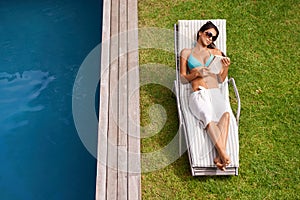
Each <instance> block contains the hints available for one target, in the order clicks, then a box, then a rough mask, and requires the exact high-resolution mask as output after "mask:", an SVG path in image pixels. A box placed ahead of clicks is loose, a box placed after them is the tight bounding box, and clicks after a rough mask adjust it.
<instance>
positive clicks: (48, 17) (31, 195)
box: [0, 0, 102, 200]
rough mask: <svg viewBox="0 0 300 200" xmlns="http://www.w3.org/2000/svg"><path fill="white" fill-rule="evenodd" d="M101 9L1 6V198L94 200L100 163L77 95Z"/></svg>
mask: <svg viewBox="0 0 300 200" xmlns="http://www.w3.org/2000/svg"><path fill="white" fill-rule="evenodd" d="M101 4H102V1H100V0H89V1H84V0H75V1H74V0H30V1H21V0H12V1H11V0H10V1H9V0H2V1H1V2H0V44H1V48H0V55H1V56H0V94H1V95H0V131H1V132H0V163H1V164H0V199H9V200H19V199H30V200H40V199H41V200H47V199H51V200H52V199H53V200H56V199H63V200H68V199H71V200H76V199H80V200H81V199H85V200H88V199H94V196H95V182H96V159H95V158H94V157H93V156H92V155H91V154H90V153H89V152H88V151H87V150H86V148H85V147H84V145H83V144H82V142H81V140H80V138H79V136H78V134H77V131H76V127H75V125H74V121H73V116H72V88H73V84H74V80H75V78H76V74H77V72H78V70H79V67H80V65H81V63H82V62H83V60H84V59H85V57H86V56H87V55H88V54H89V52H90V51H91V50H92V49H94V47H95V46H97V45H98V44H99V43H100V40H101V21H102V20H101V17H102V5H101ZM99 56H100V55H99ZM95 73H98V74H99V71H95ZM95 131H97V130H96V129H95Z"/></svg>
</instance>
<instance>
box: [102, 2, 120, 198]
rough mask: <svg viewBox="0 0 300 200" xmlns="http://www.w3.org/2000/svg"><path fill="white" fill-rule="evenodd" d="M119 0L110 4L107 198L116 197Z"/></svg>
mask: <svg viewBox="0 0 300 200" xmlns="http://www.w3.org/2000/svg"><path fill="white" fill-rule="evenodd" d="M118 11H119V0H114V1H112V4H111V24H110V27H111V35H110V40H111V41H110V44H111V45H110V72H109V85H110V87H109V116H108V119H109V120H108V158H107V160H108V163H107V164H108V168H107V184H106V185H107V186H106V187H107V199H117V189H116V188H117V187H118V171H117V165H118V163H117V161H118V160H117V154H118V149H117V147H118V146H117V145H118V128H117V127H118V126H117V124H118V119H116V117H114V116H118V113H116V112H118V96H116V93H115V91H116V89H117V85H118V74H119V72H118V64H119V59H118V52H119V41H118V39H119V38H118V37H117V35H118V32H119V26H118V23H119V12H118ZM101 114H102V113H101Z"/></svg>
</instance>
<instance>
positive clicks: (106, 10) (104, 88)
mask: <svg viewBox="0 0 300 200" xmlns="http://www.w3.org/2000/svg"><path fill="white" fill-rule="evenodd" d="M110 5H111V3H110V0H104V1H103V19H102V20H103V21H102V43H101V66H100V74H101V75H100V99H101V101H100V102H99V113H101V115H99V125H98V127H99V128H98V149H97V179H96V195H95V196H96V197H95V199H96V200H102V199H106V162H107V130H108V90H109V85H108V80H109V76H108V73H107V69H108V66H109V46H110V44H109V38H110Z"/></svg>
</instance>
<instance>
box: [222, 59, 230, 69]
mask: <svg viewBox="0 0 300 200" xmlns="http://www.w3.org/2000/svg"><path fill="white" fill-rule="evenodd" d="M221 61H222V64H223V66H224V67H229V65H230V58H228V57H224V58H222V60H221Z"/></svg>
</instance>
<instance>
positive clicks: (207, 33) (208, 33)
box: [204, 31, 217, 41]
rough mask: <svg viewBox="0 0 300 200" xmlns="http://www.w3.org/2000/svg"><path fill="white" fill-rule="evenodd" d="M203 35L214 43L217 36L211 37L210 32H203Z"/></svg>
mask: <svg viewBox="0 0 300 200" xmlns="http://www.w3.org/2000/svg"><path fill="white" fill-rule="evenodd" d="M204 33H205V35H206V36H207V37H208V38H211V39H212V41H216V39H217V36H213V34H212V33H211V32H209V31H207V32H204Z"/></svg>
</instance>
